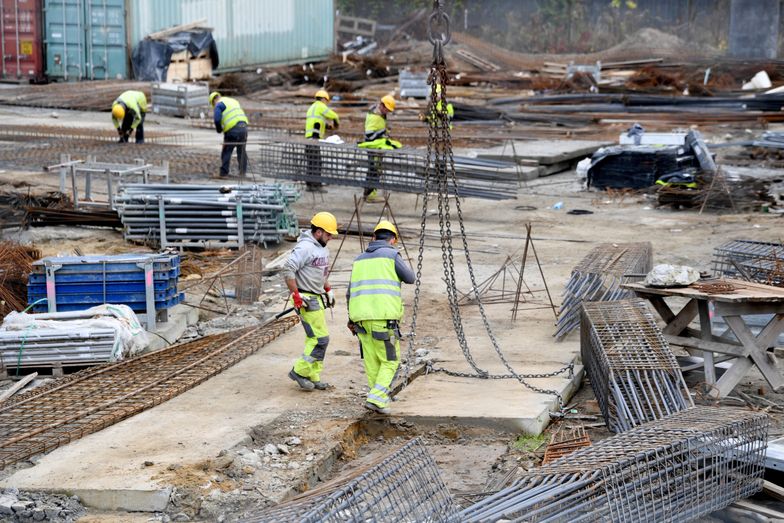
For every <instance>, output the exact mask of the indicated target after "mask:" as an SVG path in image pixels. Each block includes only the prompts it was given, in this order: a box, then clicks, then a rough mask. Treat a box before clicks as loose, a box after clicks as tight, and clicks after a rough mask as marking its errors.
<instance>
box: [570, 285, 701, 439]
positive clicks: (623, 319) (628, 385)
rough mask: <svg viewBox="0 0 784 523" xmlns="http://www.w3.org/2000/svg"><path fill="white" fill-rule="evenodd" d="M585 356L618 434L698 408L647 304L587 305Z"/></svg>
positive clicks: (610, 423)
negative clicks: (695, 406)
mask: <svg viewBox="0 0 784 523" xmlns="http://www.w3.org/2000/svg"><path fill="white" fill-rule="evenodd" d="M580 352H581V355H582V360H583V364H584V365H585V368H586V370H587V371H588V376H589V377H590V379H591V387H592V388H593V391H594V393H595V394H596V399H597V400H598V402H599V407H600V408H601V409H602V414H604V419H605V420H606V422H607V427H608V428H609V429H610V430H612V431H613V432H624V431H626V430H629V429H631V428H632V427H636V426H638V425H642V424H643V423H646V422H648V421H653V420H656V419H661V418H663V417H665V416H669V415H670V414H673V413H675V412H679V411H681V410H684V409H687V408H689V407H693V406H694V403H693V402H692V400H691V396H690V395H689V389H688V387H686V383H685V382H684V381H683V375H682V374H681V370H680V367H679V366H678V362H677V360H676V359H675V355H674V354H673V353H672V351H671V350H670V347H669V345H668V344H667V340H665V339H664V335H663V334H662V332H661V330H660V329H659V327H658V326H657V325H656V320H655V318H654V317H653V314H651V311H650V309H648V306H647V305H646V303H645V301H644V300H641V299H632V300H620V301H606V302H596V303H583V315H582V320H581V322H580Z"/></svg>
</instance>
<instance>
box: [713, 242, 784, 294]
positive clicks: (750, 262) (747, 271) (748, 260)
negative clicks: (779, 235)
mask: <svg viewBox="0 0 784 523" xmlns="http://www.w3.org/2000/svg"><path fill="white" fill-rule="evenodd" d="M712 264H713V274H714V276H716V277H719V278H721V277H726V278H738V279H746V280H751V281H755V282H757V283H764V284H766V285H775V286H777V287H784V244H781V243H772V242H759V241H754V240H730V241H728V242H726V243H723V244H722V245H719V246H718V247H716V248H714V249H713V260H712Z"/></svg>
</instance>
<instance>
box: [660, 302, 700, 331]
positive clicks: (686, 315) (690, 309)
mask: <svg viewBox="0 0 784 523" xmlns="http://www.w3.org/2000/svg"><path fill="white" fill-rule="evenodd" d="M695 316H697V301H696V300H691V301H689V303H687V304H686V305H685V306H684V307H683V308H682V309H681V310H680V312H679V313H678V314H676V315H675V317H674V318H673V319H672V320H671V321H669V322H667V326H666V327H664V328H663V329H662V332H663V333H664V334H674V335H676V336H677V335H679V334H681V333H682V332H683V331H684V329H686V327H688V326H689V324H690V323H691V321H692V320H693V319H694V317H695Z"/></svg>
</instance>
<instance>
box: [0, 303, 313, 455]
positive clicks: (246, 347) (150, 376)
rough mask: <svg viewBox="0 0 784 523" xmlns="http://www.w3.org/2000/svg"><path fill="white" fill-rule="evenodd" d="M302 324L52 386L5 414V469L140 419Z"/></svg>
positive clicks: (8, 406) (1, 427)
mask: <svg viewBox="0 0 784 523" xmlns="http://www.w3.org/2000/svg"><path fill="white" fill-rule="evenodd" d="M298 322H299V319H298V318H297V317H296V316H293V317H287V318H283V319H280V320H277V321H274V322H272V323H269V324H267V325H264V326H262V327H250V328H248V329H243V330H240V331H232V332H228V333H224V334H217V335H215V336H208V337H205V338H202V339H199V340H196V341H193V342H190V343H184V344H180V345H174V346H172V347H169V348H167V349H163V350H160V351H157V352H152V353H149V354H145V355H143V356H139V357H137V358H131V359H129V360H124V361H121V362H118V363H109V364H105V365H100V366H97V367H92V368H90V369H87V370H84V371H81V372H78V373H76V374H72V375H71V376H69V377H66V378H64V379H62V380H58V381H53V382H52V383H51V384H49V385H44V386H42V387H39V388H37V389H34V390H32V391H31V392H29V393H26V394H20V395H17V396H14V397H12V398H10V399H8V400H6V402H5V403H3V404H2V406H0V469H2V468H5V467H6V466H8V465H10V464H12V463H16V462H18V461H22V460H25V459H27V458H29V457H31V456H34V455H36V454H39V453H41V452H47V451H50V450H53V449H56V448H57V447H59V446H61V445H65V444H66V443H68V442H70V441H74V440H77V439H79V438H81V437H83V436H86V435H87V434H91V433H93V432H96V431H99V430H101V429H103V428H105V427H108V426H110V425H112V424H114V423H117V422H118V421H121V420H123V419H125V418H128V417H130V416H133V415H135V414H138V413H139V412H142V411H144V410H146V409H149V408H151V407H154V406H155V405H158V404H160V403H163V402H164V401H167V400H169V399H171V398H173V397H175V396H177V395H178V394H181V393H182V392H185V391H186V390H188V389H191V388H193V387H195V386H196V385H198V384H199V383H202V382H203V381H205V380H207V379H208V378H210V377H212V376H214V375H216V374H218V373H220V372H221V371H223V370H224V369H226V368H228V367H230V366H231V365H234V364H235V363H237V362H238V361H240V360H242V359H243V358H245V357H247V356H249V355H250V354H252V353H254V352H256V351H257V350H259V349H260V348H261V347H263V346H264V345H266V344H267V343H269V342H271V341H272V340H274V339H275V338H277V337H278V336H280V335H281V334H283V333H284V332H286V331H287V330H289V329H290V328H292V327H293V326H294V325H296V324H297V323H298Z"/></svg>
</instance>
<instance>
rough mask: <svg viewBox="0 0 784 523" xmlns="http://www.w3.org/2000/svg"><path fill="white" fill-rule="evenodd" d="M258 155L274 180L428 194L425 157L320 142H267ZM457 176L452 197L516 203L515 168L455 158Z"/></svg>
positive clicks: (402, 151)
mask: <svg viewBox="0 0 784 523" xmlns="http://www.w3.org/2000/svg"><path fill="white" fill-rule="evenodd" d="M259 150H260V157H259V160H258V170H259V171H260V173H261V175H262V176H266V177H270V178H276V179H284V180H296V181H303V182H316V183H318V182H321V183H326V184H328V185H345V186H350V187H372V188H376V189H384V190H388V191H398V192H408V193H415V194H421V193H422V192H424V189H425V170H426V165H427V156H426V154H425V153H423V152H421V151H415V150H411V149H398V150H377V149H373V150H368V149H360V148H359V147H357V146H356V145H353V144H340V145H338V144H331V143H325V142H320V141H317V140H299V141H280V140H263V141H261V142H260V147H259ZM455 176H456V177H457V187H454V186H451V185H450V187H449V193H450V194H454V195H457V196H460V197H474V198H484V199H489V200H505V199H514V198H516V197H517V187H518V169H517V166H516V164H514V163H507V162H500V161H497V160H477V159H473V158H461V157H455ZM432 190H433V191H435V190H436V187H432Z"/></svg>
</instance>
